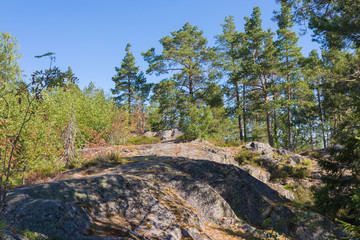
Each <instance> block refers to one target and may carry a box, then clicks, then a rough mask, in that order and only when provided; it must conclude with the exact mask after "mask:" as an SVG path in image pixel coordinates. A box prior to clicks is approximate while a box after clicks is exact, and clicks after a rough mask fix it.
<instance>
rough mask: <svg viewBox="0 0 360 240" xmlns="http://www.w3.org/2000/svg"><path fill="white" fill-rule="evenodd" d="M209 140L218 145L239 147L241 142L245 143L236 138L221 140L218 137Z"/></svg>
mask: <svg viewBox="0 0 360 240" xmlns="http://www.w3.org/2000/svg"><path fill="white" fill-rule="evenodd" d="M207 140H208V141H209V142H210V143H212V144H213V145H215V146H218V147H239V146H240V145H241V144H243V143H242V142H241V141H235V140H219V139H217V138H210V139H207Z"/></svg>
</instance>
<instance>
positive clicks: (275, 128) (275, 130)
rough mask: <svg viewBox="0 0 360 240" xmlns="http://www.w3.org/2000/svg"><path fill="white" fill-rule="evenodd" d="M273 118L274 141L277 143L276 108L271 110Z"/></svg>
mask: <svg viewBox="0 0 360 240" xmlns="http://www.w3.org/2000/svg"><path fill="white" fill-rule="evenodd" d="M273 119H274V138H275V142H276V143H278V135H277V129H278V126H277V115H276V110H274V112H273Z"/></svg>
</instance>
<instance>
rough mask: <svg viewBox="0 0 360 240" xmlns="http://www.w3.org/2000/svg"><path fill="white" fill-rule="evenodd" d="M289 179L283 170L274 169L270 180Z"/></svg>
mask: <svg viewBox="0 0 360 240" xmlns="http://www.w3.org/2000/svg"><path fill="white" fill-rule="evenodd" d="M288 177H289V173H288V172H287V171H286V170H285V169H284V168H282V169H274V170H273V171H272V172H271V179H287V178H288Z"/></svg>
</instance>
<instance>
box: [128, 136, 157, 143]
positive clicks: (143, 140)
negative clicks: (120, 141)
mask: <svg viewBox="0 0 360 240" xmlns="http://www.w3.org/2000/svg"><path fill="white" fill-rule="evenodd" d="M159 142H161V140H160V138H158V137H147V136H133V137H130V138H128V139H127V140H126V141H125V145H140V144H154V143H159Z"/></svg>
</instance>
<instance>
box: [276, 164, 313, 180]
mask: <svg viewBox="0 0 360 240" xmlns="http://www.w3.org/2000/svg"><path fill="white" fill-rule="evenodd" d="M270 173H271V178H272V179H287V178H289V177H293V178H298V179H304V178H306V177H308V176H309V174H310V171H309V169H308V168H306V167H299V166H296V167H292V166H289V165H283V166H279V167H278V168H271V169H270Z"/></svg>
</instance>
